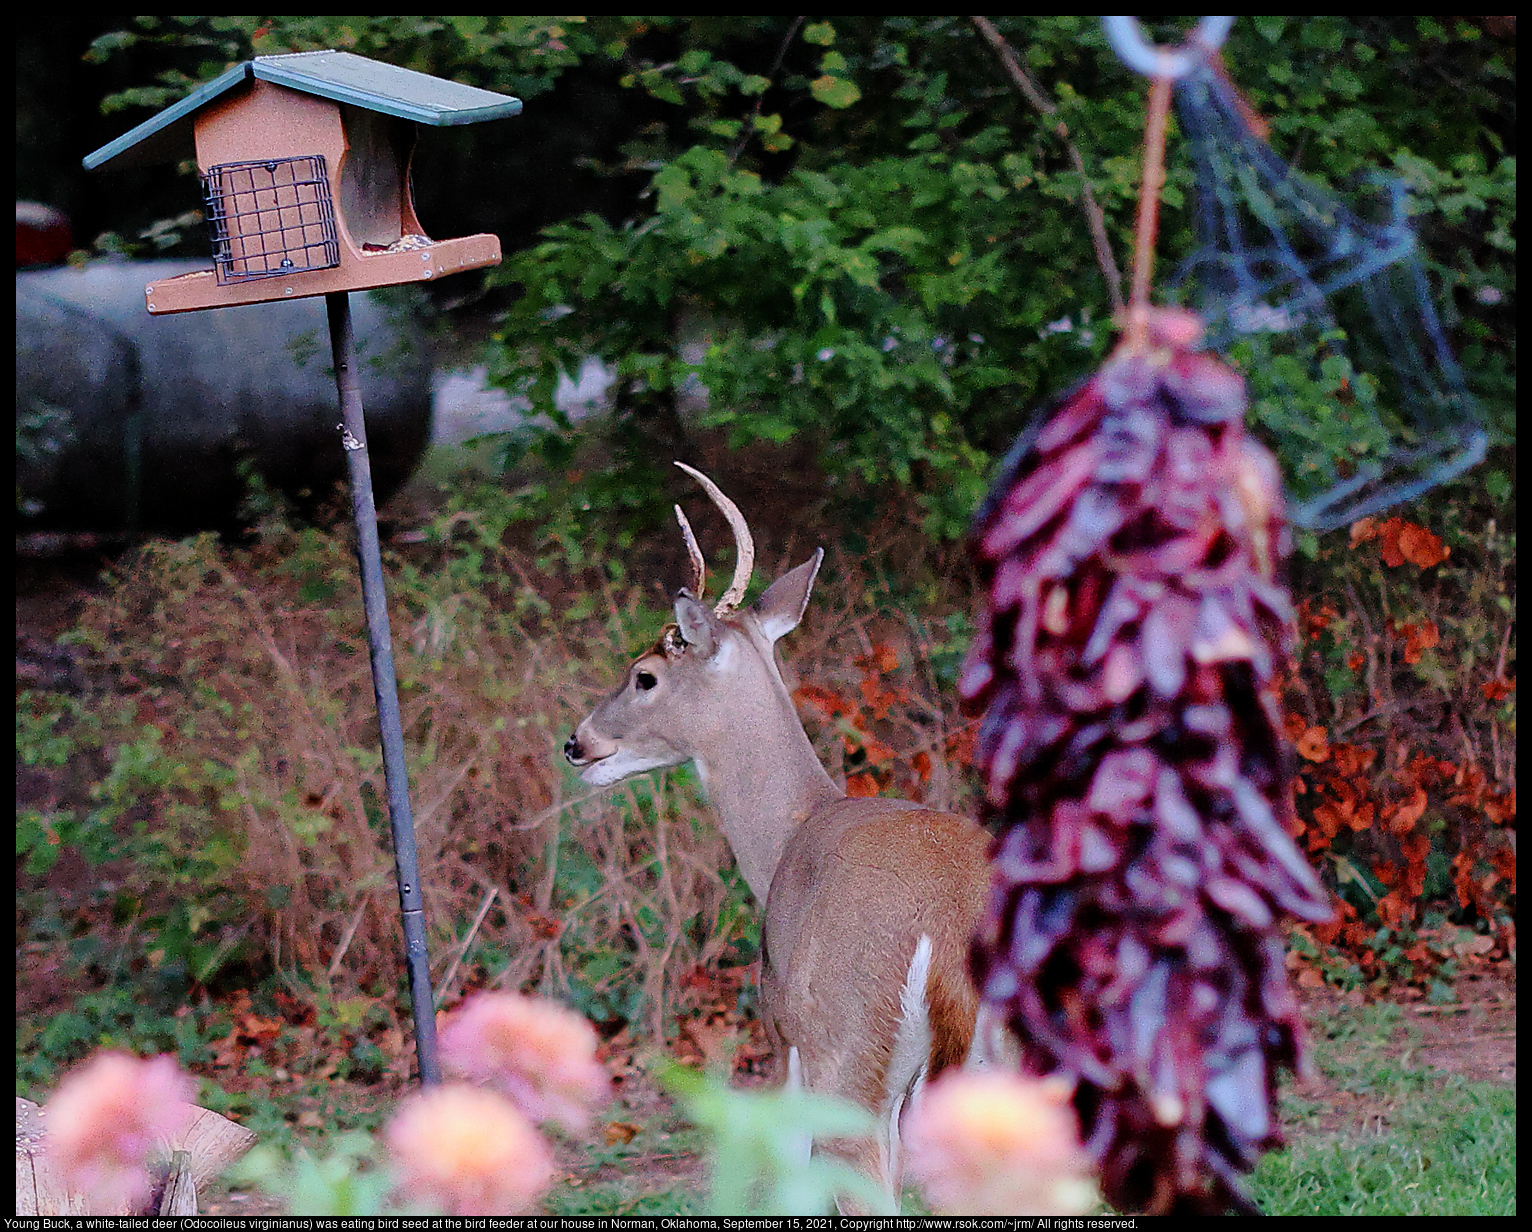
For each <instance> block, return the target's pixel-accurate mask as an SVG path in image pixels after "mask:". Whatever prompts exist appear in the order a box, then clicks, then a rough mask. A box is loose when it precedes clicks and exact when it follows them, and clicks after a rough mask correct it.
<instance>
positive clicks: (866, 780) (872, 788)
mask: <svg viewBox="0 0 1532 1232" xmlns="http://www.w3.org/2000/svg"><path fill="white" fill-rule="evenodd" d="M846 794H847V795H848V796H852V797H864V796H875V795H877V794H878V784H877V782H876V780H875V779H874V778H873V777H872V775H870V774H867V773H865V772H864V773H862V774H853V775H852V776H851V777H850V778H848V779H847V780H846Z"/></svg>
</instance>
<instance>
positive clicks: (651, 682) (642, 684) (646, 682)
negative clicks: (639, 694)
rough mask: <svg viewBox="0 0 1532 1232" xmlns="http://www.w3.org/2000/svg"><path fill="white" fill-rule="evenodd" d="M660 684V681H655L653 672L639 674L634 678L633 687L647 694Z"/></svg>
mask: <svg viewBox="0 0 1532 1232" xmlns="http://www.w3.org/2000/svg"><path fill="white" fill-rule="evenodd" d="M658 683H659V681H657V680H655V678H654V673H653V672H639V673H638V674H637V675H636V676H634V677H633V687H634V688H635V689H642V690H643V691H644V692H645V693H647V692H648V691H649V690H650V689H652V688H654V686H655V685H656V684H658Z"/></svg>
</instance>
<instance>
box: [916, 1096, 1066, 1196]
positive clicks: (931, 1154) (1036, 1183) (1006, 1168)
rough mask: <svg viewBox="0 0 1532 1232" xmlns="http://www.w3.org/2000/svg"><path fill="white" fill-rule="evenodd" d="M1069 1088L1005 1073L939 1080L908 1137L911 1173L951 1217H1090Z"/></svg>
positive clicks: (926, 1098)
mask: <svg viewBox="0 0 1532 1232" xmlns="http://www.w3.org/2000/svg"><path fill="white" fill-rule="evenodd" d="M1069 1097H1070V1091H1069V1088H1068V1085H1067V1084H1062V1083H1057V1082H1050V1081H1039V1080H1037V1079H1035V1078H1023V1077H1021V1076H1020V1075H1018V1074H1015V1073H1009V1072H1002V1071H995V1070H991V1071H984V1072H978V1073H975V1072H972V1071H962V1072H959V1073H955V1074H949V1075H945V1076H943V1077H942V1078H940V1079H939V1080H938V1081H936V1082H934V1083H932V1084H931V1085H930V1086H929V1087H928V1088H926V1091H925V1093H924V1095H923V1097H922V1099H921V1102H920V1104H919V1105H918V1107H917V1108H916V1110H915V1114H914V1116H913V1117H912V1118H911V1121H910V1125H909V1127H908V1130H907V1132H906V1134H905V1143H906V1146H907V1148H908V1150H909V1168H910V1173H911V1175H912V1176H913V1177H914V1178H915V1179H916V1180H918V1181H919V1182H920V1183H921V1187H922V1188H923V1189H924V1191H925V1195H926V1198H927V1200H928V1201H929V1202H930V1203H931V1205H932V1207H933V1208H934V1209H936V1210H938V1211H941V1212H943V1213H946V1214H952V1215H1083V1214H1084V1213H1085V1212H1086V1211H1088V1210H1090V1209H1091V1208H1092V1207H1094V1206H1095V1204H1096V1191H1095V1187H1094V1186H1093V1185H1092V1184H1091V1181H1090V1179H1089V1176H1088V1167H1089V1165H1088V1163H1087V1161H1086V1158H1085V1155H1084V1152H1083V1151H1082V1150H1081V1148H1080V1138H1079V1130H1078V1127H1077V1123H1076V1121H1075V1115H1074V1111H1073V1110H1072V1109H1071V1108H1070V1106H1069Z"/></svg>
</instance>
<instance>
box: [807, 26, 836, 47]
mask: <svg viewBox="0 0 1532 1232" xmlns="http://www.w3.org/2000/svg"><path fill="white" fill-rule="evenodd" d="M803 41H804V42H805V43H813V44H814V45H815V46H816V47H828V46H829V45H830V44H831V43H833V42H834V41H835V27H834V26H832V25H831V24H830V23H829V22H827V21H816V22H815V23H814V24H813V25H811V26H808V27H806V28H805V29H804V31H803Z"/></svg>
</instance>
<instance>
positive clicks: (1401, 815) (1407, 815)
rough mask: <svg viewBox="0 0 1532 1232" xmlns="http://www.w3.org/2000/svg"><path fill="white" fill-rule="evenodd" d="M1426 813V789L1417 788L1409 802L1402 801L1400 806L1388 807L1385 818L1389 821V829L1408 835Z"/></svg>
mask: <svg viewBox="0 0 1532 1232" xmlns="http://www.w3.org/2000/svg"><path fill="white" fill-rule="evenodd" d="M1425 811H1426V789H1425V788H1424V787H1417V788H1416V789H1415V790H1414V791H1413V792H1411V793H1410V798H1409V799H1408V800H1401V801H1400V802H1399V803H1398V804H1390V805H1386V806H1385V807H1384V809H1383V816H1384V817H1385V818H1386V819H1387V820H1388V828H1389V829H1390V830H1391V831H1392V832H1393V833H1395V834H1408V833H1409V832H1410V830H1411V828H1413V827H1414V825H1415V823H1416V822H1417V821H1419V820H1420V819H1421V817H1422V816H1423V815H1424V814H1425Z"/></svg>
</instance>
